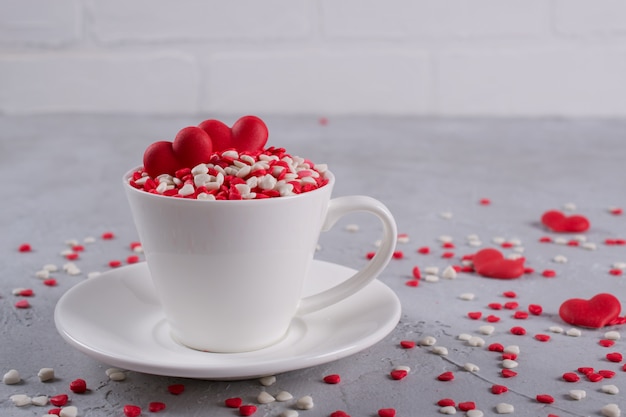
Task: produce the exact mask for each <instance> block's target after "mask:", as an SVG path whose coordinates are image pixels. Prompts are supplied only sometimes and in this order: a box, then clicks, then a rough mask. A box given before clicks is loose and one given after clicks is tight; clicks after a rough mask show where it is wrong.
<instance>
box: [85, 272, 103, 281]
mask: <svg viewBox="0 0 626 417" xmlns="http://www.w3.org/2000/svg"><path fill="white" fill-rule="evenodd" d="M99 275H102V273H101V272H98V271H91V272H89V273H88V274H87V279H91V278H95V277H97V276H99Z"/></svg>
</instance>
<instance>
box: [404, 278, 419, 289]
mask: <svg viewBox="0 0 626 417" xmlns="http://www.w3.org/2000/svg"><path fill="white" fill-rule="evenodd" d="M406 285H407V286H409V287H418V286H419V285H420V281H419V280H418V279H412V280H409V281H407V282H406Z"/></svg>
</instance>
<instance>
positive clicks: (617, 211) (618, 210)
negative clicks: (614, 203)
mask: <svg viewBox="0 0 626 417" xmlns="http://www.w3.org/2000/svg"><path fill="white" fill-rule="evenodd" d="M623 212H624V210H622V209H621V208H620V207H611V208H610V209H609V213H611V214H613V215H614V216H619V215H620V214H622V213H623Z"/></svg>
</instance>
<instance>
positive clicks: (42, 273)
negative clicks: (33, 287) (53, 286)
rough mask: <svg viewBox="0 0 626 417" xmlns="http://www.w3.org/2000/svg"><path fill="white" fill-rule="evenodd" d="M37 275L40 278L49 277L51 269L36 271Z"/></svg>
mask: <svg viewBox="0 0 626 417" xmlns="http://www.w3.org/2000/svg"><path fill="white" fill-rule="evenodd" d="M35 276H36V277H37V278H39V279H48V278H50V271H48V270H46V269H42V270H41V271H37V272H35Z"/></svg>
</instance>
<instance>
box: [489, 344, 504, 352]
mask: <svg viewBox="0 0 626 417" xmlns="http://www.w3.org/2000/svg"><path fill="white" fill-rule="evenodd" d="M487 349H488V350H489V351H491V352H504V346H503V345H502V344H501V343H492V344H490V345H489V346H488V347H487Z"/></svg>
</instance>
